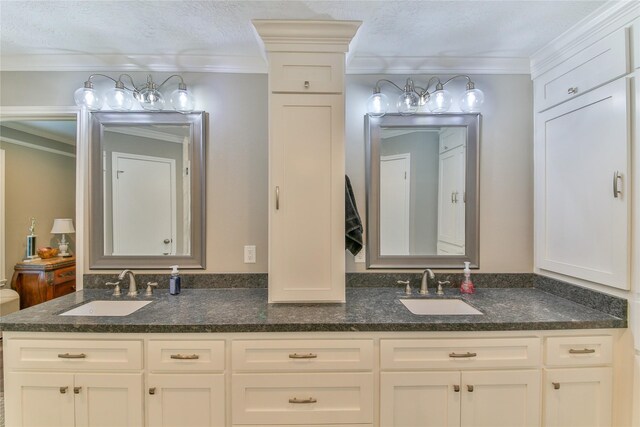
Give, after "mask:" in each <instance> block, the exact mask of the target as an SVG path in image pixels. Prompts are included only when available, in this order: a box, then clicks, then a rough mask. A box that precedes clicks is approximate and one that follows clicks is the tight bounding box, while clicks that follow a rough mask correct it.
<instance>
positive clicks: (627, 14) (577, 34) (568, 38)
mask: <svg viewBox="0 0 640 427" xmlns="http://www.w3.org/2000/svg"><path fill="white" fill-rule="evenodd" d="M639 16H640V2H637V1H610V2H607V3H605V5H604V6H602V7H600V8H599V9H596V10H595V11H594V12H593V13H592V14H590V15H589V16H587V17H586V18H584V19H583V20H581V21H580V22H578V23H577V24H576V25H574V26H573V27H571V28H570V29H569V30H567V31H565V32H564V33H563V34H561V35H560V36H558V37H557V38H555V39H554V40H553V41H551V42H550V43H548V44H547V45H546V46H544V47H543V48H542V49H540V50H539V51H537V52H535V53H534V54H533V55H531V66H530V68H531V78H532V79H535V78H536V77H538V76H540V75H541V74H544V73H545V72H547V71H549V70H550V69H552V68H553V67H555V66H557V65H558V64H559V63H561V62H562V61H564V60H565V59H567V58H569V57H571V56H573V55H574V54H576V53H577V52H579V51H581V50H582V49H584V48H586V47H587V46H589V45H591V44H593V43H594V42H596V41H597V40H600V39H601V38H603V37H605V36H606V35H608V34H610V33H611V32H613V31H614V30H616V29H618V28H620V27H622V26H624V25H626V24H628V23H630V22H631V21H633V20H634V19H635V18H637V17H639Z"/></svg>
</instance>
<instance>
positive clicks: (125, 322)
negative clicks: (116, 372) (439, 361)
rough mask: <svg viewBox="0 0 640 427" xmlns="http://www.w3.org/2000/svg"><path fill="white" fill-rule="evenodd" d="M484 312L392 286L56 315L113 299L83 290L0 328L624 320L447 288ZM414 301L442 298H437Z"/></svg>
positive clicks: (488, 325)
mask: <svg viewBox="0 0 640 427" xmlns="http://www.w3.org/2000/svg"><path fill="white" fill-rule="evenodd" d="M445 292H446V294H445V298H446V297H455V298H462V299H463V300H465V301H466V302H468V303H469V304H471V305H472V306H474V307H475V308H477V309H478V310H480V311H482V312H483V313H484V314H483V315H462V316H460V315H458V316H449V315H447V316H432V315H430V316H419V315H414V314H412V313H411V312H409V311H408V310H407V309H406V308H405V307H404V305H403V304H402V303H401V302H400V300H399V299H400V298H404V297H405V295H404V294H403V293H402V292H400V291H398V289H396V288H347V297H346V300H347V302H346V303H345V304H268V303H267V290H266V289H264V288H262V289H260V288H246V289H241V288H237V289H230V288H228V289H183V290H182V293H181V294H180V295H175V296H174V295H170V294H169V293H168V290H166V289H160V290H156V292H155V294H154V296H153V297H144V296H139V297H138V298H137V299H140V300H145V299H150V300H152V301H153V302H152V303H151V304H148V305H146V306H145V307H143V308H141V309H140V310H138V311H137V312H135V313H133V314H131V315H129V316H124V317H89V316H58V314H59V313H61V312H64V311H67V310H69V309H70V308H73V307H76V306H79V305H81V304H83V303H85V302H88V301H91V300H111V299H120V300H125V299H128V297H126V296H124V295H123V296H121V297H117V298H116V297H113V296H112V295H111V293H112V292H111V291H110V290H104V289H87V290H84V291H79V292H76V293H73V294H69V295H66V296H63V297H60V298H56V299H54V300H52V301H49V302H46V303H44V304H39V305H36V306H33V307H30V308H27V309H25V310H21V311H19V312H17V313H13V314H10V315H7V316H4V317H0V330H5V331H34V332H121V333H136V332H172V333H175V332H185V333H186V332H311V331H507V330H551V329H596V328H625V327H627V320H626V318H622V317H616V316H613V315H610V314H607V313H605V312H603V311H600V310H596V309H593V308H589V307H587V306H585V305H581V304H578V303H576V302H572V301H570V300H569V299H565V298H562V297H559V296H557V295H553V294H551V293H547V292H545V291H543V290H540V289H536V288H507V289H499V288H479V289H476V293H475V294H473V295H461V294H460V293H459V291H458V290H457V289H446V290H445ZM415 298H442V297H438V296H435V295H433V296H428V297H417V296H416V297H415Z"/></svg>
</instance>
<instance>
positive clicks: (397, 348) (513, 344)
mask: <svg viewBox="0 0 640 427" xmlns="http://www.w3.org/2000/svg"><path fill="white" fill-rule="evenodd" d="M539 361H540V340H539V339H538V338H489V339H434V340H429V339H423V340H380V367H381V369H440V368H446V369H464V368H507V367H508V368H512V367H529V366H536V365H537V364H538V363H539Z"/></svg>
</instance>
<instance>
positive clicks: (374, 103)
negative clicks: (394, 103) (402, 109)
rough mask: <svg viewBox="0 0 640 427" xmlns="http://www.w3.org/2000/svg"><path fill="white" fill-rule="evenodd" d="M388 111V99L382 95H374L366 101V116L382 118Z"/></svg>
mask: <svg viewBox="0 0 640 427" xmlns="http://www.w3.org/2000/svg"><path fill="white" fill-rule="evenodd" d="M387 111H389V98H387V95H385V94H384V93H380V92H378V93H374V94H373V95H371V96H370V97H369V99H368V100H367V114H369V115H370V116H371V117H382V116H384V115H385V114H387Z"/></svg>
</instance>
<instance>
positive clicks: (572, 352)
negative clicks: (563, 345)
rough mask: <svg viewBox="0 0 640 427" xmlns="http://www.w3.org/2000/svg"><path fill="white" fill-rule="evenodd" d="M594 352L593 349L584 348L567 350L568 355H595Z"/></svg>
mask: <svg viewBox="0 0 640 427" xmlns="http://www.w3.org/2000/svg"><path fill="white" fill-rule="evenodd" d="M595 352H596V350H595V349H593V348H584V349H582V350H576V349H575V348H570V349H569V354H591V353H595Z"/></svg>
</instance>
